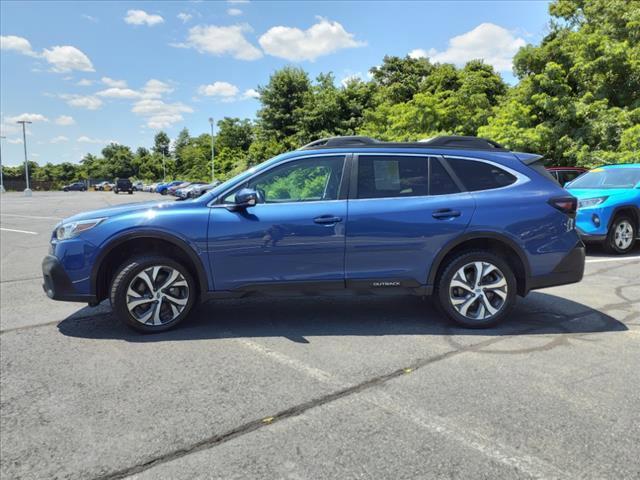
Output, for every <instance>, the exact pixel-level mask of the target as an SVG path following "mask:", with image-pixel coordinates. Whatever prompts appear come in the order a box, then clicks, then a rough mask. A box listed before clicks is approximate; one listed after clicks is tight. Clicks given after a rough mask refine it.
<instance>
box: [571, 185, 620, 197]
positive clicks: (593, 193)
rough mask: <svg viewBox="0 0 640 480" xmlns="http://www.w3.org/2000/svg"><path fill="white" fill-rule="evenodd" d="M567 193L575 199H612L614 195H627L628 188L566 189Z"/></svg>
mask: <svg viewBox="0 0 640 480" xmlns="http://www.w3.org/2000/svg"><path fill="white" fill-rule="evenodd" d="M567 192H569V193H570V194H571V195H573V196H574V197H576V198H579V199H583V198H595V197H613V196H615V195H629V194H630V193H631V192H632V189H629V188H568V189H567Z"/></svg>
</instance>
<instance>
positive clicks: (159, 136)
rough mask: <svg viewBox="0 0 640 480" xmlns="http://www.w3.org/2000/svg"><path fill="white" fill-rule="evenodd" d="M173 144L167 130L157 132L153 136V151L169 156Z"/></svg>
mask: <svg viewBox="0 0 640 480" xmlns="http://www.w3.org/2000/svg"><path fill="white" fill-rule="evenodd" d="M170 145H171V139H170V138H169V135H167V134H166V133H165V132H158V133H156V135H155V137H153V153H158V154H160V155H165V156H167V157H168V156H169V155H170V152H169V146H170Z"/></svg>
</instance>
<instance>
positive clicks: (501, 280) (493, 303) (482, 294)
mask: <svg viewBox="0 0 640 480" xmlns="http://www.w3.org/2000/svg"><path fill="white" fill-rule="evenodd" d="M507 290H508V286H507V280H506V278H505V276H504V274H503V273H502V271H501V270H500V269H499V268H498V267H496V266H495V265H493V264H492V263H489V262H471V263H467V264H466V265H464V266H463V267H461V268H459V269H458V270H457V271H456V273H455V274H454V275H453V278H452V279H451V283H450V284H449V300H450V301H451V305H453V308H455V309H456V311H457V312H458V313H459V314H460V315H462V316H464V317H466V318H469V319H471V320H487V319H489V318H491V317H493V316H494V315H496V314H497V313H498V312H499V311H500V310H501V309H502V308H503V307H504V305H505V302H506V299H507Z"/></svg>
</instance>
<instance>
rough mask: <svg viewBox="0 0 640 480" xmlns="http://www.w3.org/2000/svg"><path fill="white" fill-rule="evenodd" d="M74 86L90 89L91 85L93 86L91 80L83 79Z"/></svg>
mask: <svg viewBox="0 0 640 480" xmlns="http://www.w3.org/2000/svg"><path fill="white" fill-rule="evenodd" d="M76 85H78V86H79V87H90V86H91V85H93V80H89V79H87V78H83V79H82V80H80V81H79V82H78V83H76Z"/></svg>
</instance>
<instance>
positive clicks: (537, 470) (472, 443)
mask: <svg viewBox="0 0 640 480" xmlns="http://www.w3.org/2000/svg"><path fill="white" fill-rule="evenodd" d="M226 333H227V334H229V333H230V332H226ZM235 341H236V342H238V343H240V344H241V345H243V346H245V347H247V348H249V349H251V350H253V351H254V352H256V353H260V354H262V355H265V356H266V357H268V358H270V359H272V360H274V361H276V362H278V363H280V364H282V365H285V366H287V367H290V368H292V369H294V370H297V371H298V372H301V373H303V374H305V375H308V376H310V377H311V378H313V379H315V380H318V381H320V382H322V383H325V384H328V385H331V386H333V387H341V388H344V387H345V386H346V385H347V384H346V382H344V381H342V380H341V379H339V378H337V377H336V376H335V375H332V374H330V373H329V372H326V371H324V370H321V369H319V368H315V367H312V366H310V365H307V364H306V363H304V362H301V361H300V360H297V359H295V358H292V357H289V356H288V355H285V354H283V353H281V352H277V351H275V350H272V349H270V348H267V347H265V346H264V345H262V344H260V343H257V342H254V341H251V340H248V339H243V338H236V339H235ZM360 398H361V400H364V401H365V402H368V403H370V404H372V405H375V406H376V407H378V408H381V409H383V410H386V411H389V412H393V413H396V414H397V415H400V416H402V417H403V418H405V419H407V420H410V421H412V422H413V423H414V424H416V425H417V426H419V427H422V428H424V429H426V430H429V431H431V432H432V433H436V434H440V435H443V436H445V437H447V438H449V439H450V440H453V441H455V442H457V443H459V444H461V445H464V446H465V447H467V448H470V449H473V450H475V451H477V452H479V453H481V454H483V455H484V456H486V457H488V458H491V459H493V460H495V461H497V462H500V463H502V464H503V465H507V466H509V467H512V468H515V469H517V470H519V471H521V472H524V473H526V474H527V475H529V476H531V477H533V478H541V479H543V478H544V479H548V478H566V477H567V476H568V475H567V474H566V473H565V472H563V471H561V470H560V469H558V468H556V467H555V466H554V465H552V464H550V463H548V462H546V461H544V460H542V459H540V458H538V457H535V456H533V455H529V454H526V453H525V452H522V451H521V450H519V449H515V448H512V447H510V446H508V445H505V444H503V443H500V442H498V441H496V440H495V439H492V438H489V437H486V436H485V435H482V434H481V433H479V432H476V431H474V430H471V429H469V428H464V427H462V426H460V425H457V424H455V423H454V422H452V421H450V420H446V419H443V418H439V417H437V416H435V415H432V414H431V413H429V412H426V411H424V410H420V409H415V408H408V407H404V406H403V405H402V399H400V398H397V397H396V396H394V395H393V394H389V393H387V392H384V391H382V390H380V389H377V390H375V391H366V392H362V393H361V394H360Z"/></svg>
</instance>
